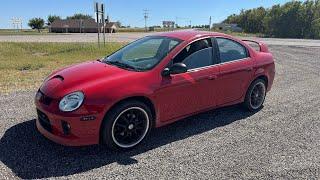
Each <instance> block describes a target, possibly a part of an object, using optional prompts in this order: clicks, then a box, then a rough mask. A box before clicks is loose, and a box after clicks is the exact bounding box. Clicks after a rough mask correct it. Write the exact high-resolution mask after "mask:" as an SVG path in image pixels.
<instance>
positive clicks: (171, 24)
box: [162, 21, 175, 29]
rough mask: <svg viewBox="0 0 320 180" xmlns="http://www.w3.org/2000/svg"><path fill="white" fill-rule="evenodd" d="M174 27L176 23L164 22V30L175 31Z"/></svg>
mask: <svg viewBox="0 0 320 180" xmlns="http://www.w3.org/2000/svg"><path fill="white" fill-rule="evenodd" d="M174 25H175V22H174V21H162V26H163V28H166V29H173V28H174Z"/></svg>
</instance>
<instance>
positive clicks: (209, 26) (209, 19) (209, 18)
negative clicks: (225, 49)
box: [209, 16, 211, 31]
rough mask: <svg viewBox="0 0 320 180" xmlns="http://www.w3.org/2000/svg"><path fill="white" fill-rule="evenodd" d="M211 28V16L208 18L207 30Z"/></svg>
mask: <svg viewBox="0 0 320 180" xmlns="http://www.w3.org/2000/svg"><path fill="white" fill-rule="evenodd" d="M210 30H211V16H210V18H209V31H210Z"/></svg>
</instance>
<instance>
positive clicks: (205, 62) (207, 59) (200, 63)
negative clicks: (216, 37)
mask: <svg viewBox="0 0 320 180" xmlns="http://www.w3.org/2000/svg"><path fill="white" fill-rule="evenodd" d="M212 57H213V49H212V44H211V40H210V39H203V40H199V41H196V42H194V43H192V44H190V45H188V46H187V47H186V48H184V49H183V50H182V51H181V52H180V53H179V54H178V55H177V56H176V57H175V58H174V60H173V63H178V62H182V63H184V64H186V65H187V67H188V69H195V68H200V67H204V66H210V65H212Z"/></svg>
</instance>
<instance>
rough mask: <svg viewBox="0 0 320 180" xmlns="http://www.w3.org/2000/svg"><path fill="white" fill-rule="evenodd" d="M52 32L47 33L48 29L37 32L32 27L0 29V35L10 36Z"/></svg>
mask: <svg viewBox="0 0 320 180" xmlns="http://www.w3.org/2000/svg"><path fill="white" fill-rule="evenodd" d="M49 34H54V33H49V32H48V29H42V30H41V32H40V33H39V32H38V30H34V29H22V30H15V29H0V36H11V35H49Z"/></svg>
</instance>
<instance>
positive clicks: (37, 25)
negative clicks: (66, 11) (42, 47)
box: [28, 13, 93, 32]
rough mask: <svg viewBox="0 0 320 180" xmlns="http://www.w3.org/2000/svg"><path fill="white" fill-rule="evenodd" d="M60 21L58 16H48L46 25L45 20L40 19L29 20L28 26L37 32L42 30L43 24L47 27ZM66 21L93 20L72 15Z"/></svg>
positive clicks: (88, 16)
mask: <svg viewBox="0 0 320 180" xmlns="http://www.w3.org/2000/svg"><path fill="white" fill-rule="evenodd" d="M59 19H61V17H60V16H57V15H49V16H48V19H47V23H45V20H44V19H42V18H32V19H30V20H29V23H28V25H29V26H30V27H31V28H32V29H37V30H38V31H39V32H40V30H41V29H44V26H45V24H47V25H48V26H49V25H50V24H51V23H53V22H54V21H55V20H59ZM67 19H93V18H92V17H91V16H90V15H87V14H80V13H78V14H74V15H73V16H68V17H67Z"/></svg>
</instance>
